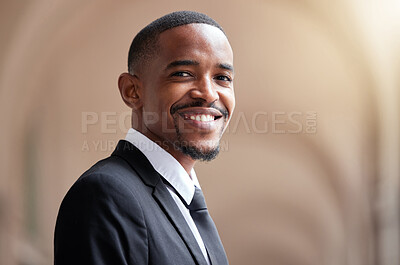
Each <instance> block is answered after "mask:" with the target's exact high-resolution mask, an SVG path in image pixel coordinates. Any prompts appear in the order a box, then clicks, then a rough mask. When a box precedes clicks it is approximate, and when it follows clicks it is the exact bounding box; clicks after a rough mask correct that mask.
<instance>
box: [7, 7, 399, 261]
mask: <svg viewBox="0 0 400 265" xmlns="http://www.w3.org/2000/svg"><path fill="white" fill-rule="evenodd" d="M364 2H365V1H357V0H351V1H350V0H346V1H345V0H340V1H331V2H328V1H317V0H304V1H297V0H296V1H295V0H293V1H288V0H287V1H272V0H265V1H261V0H260V1H256V0H249V1H246V2H245V1H240V2H239V1H215V2H214V1H197V2H188V1H177V0H171V1H146V2H144V1H128V0H125V1H94V0H91V1H80V0H74V1H66V0H65V1H61V0H60V1H44V0H43V1H2V2H1V3H0V34H1V40H0V110H1V115H0V124H1V132H0V146H1V148H0V167H1V174H0V264H10V265H13V264H32V265H36V264H51V263H52V255H53V254H52V240H53V231H54V224H55V218H56V215H57V211H58V207H59V205H60V202H61V200H62V198H63V196H64V195H65V193H66V191H67V190H68V188H69V187H70V186H71V185H72V183H73V182H74V181H75V180H76V179H77V177H79V175H80V174H81V173H82V172H83V171H84V170H86V169H87V168H88V167H89V166H90V165H91V164H93V163H94V162H95V161H97V160H98V159H100V158H103V157H105V156H107V155H108V154H109V153H110V152H111V150H112V147H113V144H115V143H116V142H117V141H118V139H120V138H122V137H123V136H124V134H125V133H126V129H127V128H128V127H129V117H127V116H126V114H127V113H128V108H127V107H125V106H124V104H123V103H122V100H121V99H120V97H119V94H118V90H117V86H116V82H117V78H118V75H119V74H120V73H121V72H123V71H125V70H126V66H125V64H126V57H127V51H128V48H129V44H130V42H131V40H132V38H133V36H134V35H135V34H136V33H137V32H138V30H140V29H141V28H142V27H144V26H145V25H146V24H147V23H149V22H150V21H152V20H153V19H155V18H157V17H159V16H161V15H163V14H165V13H167V12H170V11H174V10H184V9H190V10H196V11H200V12H205V13H207V14H208V15H210V16H211V17H213V18H215V19H216V20H217V21H218V22H220V24H221V25H222V26H223V27H224V28H225V30H226V32H227V34H228V36H229V39H230V42H231V45H232V47H233V49H234V52H235V71H236V80H235V91H236V97H237V108H236V113H235V116H234V118H233V120H232V123H231V126H230V128H229V132H227V134H226V135H225V137H224V139H223V152H222V153H221V155H220V156H219V158H218V159H217V160H215V161H213V162H211V163H205V164H198V165H197V167H196V169H197V173H198V175H199V178H200V181H201V183H202V186H203V189H204V190H205V193H206V196H207V201H208V204H209V208H210V211H211V213H212V215H213V217H214V220H215V221H216V223H217V226H218V228H219V231H220V234H221V237H222V240H223V242H224V245H225V248H226V251H227V254H228V257H229V259H230V262H231V264H232V265H235V264H238V265H242V264H280V265H291V264H296V265H302V264H304V265H314V264H315V265H337V264H341V265H378V264H381V265H394V264H399V260H400V257H399V252H398V249H399V247H400V246H399V229H398V226H399V223H398V222H399V220H398V215H399V211H398V209H399V193H398V189H399V161H400V159H399V149H400V143H399V118H400V117H399V113H400V111H399V103H400V95H399V89H398V88H399V81H400V79H399V74H398V73H399V71H400V65H399V62H400V61H399V55H400V48H399V47H400V23H399V22H397V21H398V17H399V16H400V5H399V4H397V3H396V1H391V0H384V1H378V0H375V1H369V3H368V4H367V3H364ZM314 114H316V116H314ZM95 116H97V117H98V119H99V120H98V122H96V123H95V124H93V125H89V126H87V127H86V125H87V124H86V123H85V122H83V121H84V118H86V117H89V118H93V117H95ZM290 119H292V120H290ZM108 122H110V124H108ZM279 122H283V123H279ZM315 124H316V125H315ZM300 125H301V126H302V127H301V128H302V130H301V131H299V132H294V131H296V130H298V129H299V128H300V127H299V126H300ZM86 128H87V132H86V131H85V130H86ZM315 129H316V131H315ZM96 146H97V147H96Z"/></svg>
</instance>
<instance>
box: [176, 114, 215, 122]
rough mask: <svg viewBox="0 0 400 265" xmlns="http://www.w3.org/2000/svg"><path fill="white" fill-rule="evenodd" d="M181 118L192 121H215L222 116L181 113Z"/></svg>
mask: <svg viewBox="0 0 400 265" xmlns="http://www.w3.org/2000/svg"><path fill="white" fill-rule="evenodd" d="M182 116H183V119H185V120H192V121H202V122H210V121H215V120H217V119H219V118H221V117H222V116H214V115H210V114H200V113H199V114H187V113H186V114H185V113H184V114H183V115H182Z"/></svg>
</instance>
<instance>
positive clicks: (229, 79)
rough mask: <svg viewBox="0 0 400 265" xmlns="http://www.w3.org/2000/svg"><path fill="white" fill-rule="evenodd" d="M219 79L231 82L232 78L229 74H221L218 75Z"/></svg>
mask: <svg viewBox="0 0 400 265" xmlns="http://www.w3.org/2000/svg"><path fill="white" fill-rule="evenodd" d="M216 79H217V80H221V81H226V82H231V81H232V78H230V77H229V76H226V75H219V76H217V77H216Z"/></svg>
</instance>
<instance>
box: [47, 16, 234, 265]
mask: <svg viewBox="0 0 400 265" xmlns="http://www.w3.org/2000/svg"><path fill="white" fill-rule="evenodd" d="M128 71H129V73H123V74H121V76H120V77H119V80H118V86H119V90H120V93H121V96H122V99H123V100H124V102H125V103H126V104H127V105H128V106H129V107H130V108H132V129H130V130H129V132H128V134H127V136H126V139H125V140H121V141H120V142H119V143H118V145H117V148H116V150H115V151H114V152H113V154H112V155H111V156H110V157H109V158H106V159H104V160H102V161H100V162H98V163H97V164H95V165H94V166H93V167H92V168H90V169H89V170H88V171H86V172H85V173H84V174H83V175H82V176H81V177H80V178H79V179H78V180H77V182H76V183H75V184H74V185H73V186H72V187H71V189H70V190H69V192H68V193H67V195H66V197H65V198H64V200H63V202H62V204H61V207H60V211H59V214H58V217H57V224H56V229H55V239H54V253H55V264H85V265H89V264H97V265H101V264H112V265H116V264H137V265H141V264H154V265H163V264H170V265H180V264H181V265H190V264H201V265H206V264H212V265H224V264H228V260H227V258H226V254H225V251H224V249H223V246H222V243H221V240H220V238H219V236H218V232H217V230H216V228H215V225H214V223H213V221H212V219H211V218H210V216H209V214H208V211H207V208H206V206H205V202H204V198H203V196H202V192H201V189H200V185H199V182H198V180H197V177H196V174H195V172H194V170H193V166H194V164H195V163H196V161H198V160H203V161H204V160H206V161H209V160H212V159H213V158H215V157H216V155H217V154H218V151H219V141H220V138H221V136H222V133H223V132H224V130H225V129H226V127H227V125H228V122H229V120H230V118H231V115H232V112H233V109H234V106H235V98H234V92H233V75H234V72H233V53H232V49H231V47H230V45H229V42H228V40H227V38H226V36H225V33H224V31H223V30H222V28H221V27H220V26H219V25H218V24H217V23H216V22H215V21H214V20H212V19H211V18H210V17H208V16H206V15H204V14H200V13H196V12H189V11H181V12H174V13H171V14H168V15H166V16H164V17H161V18H159V19H157V20H155V21H154V22H152V23H151V24H149V25H148V26H146V27H145V28H144V29H142V30H141V31H140V32H139V33H138V34H137V35H136V37H135V38H134V40H133V41H132V44H131V48H130V50H129V56H128Z"/></svg>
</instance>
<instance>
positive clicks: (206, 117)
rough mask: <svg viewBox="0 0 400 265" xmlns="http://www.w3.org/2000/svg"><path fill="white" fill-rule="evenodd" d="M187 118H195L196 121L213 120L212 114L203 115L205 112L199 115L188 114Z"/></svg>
mask: <svg viewBox="0 0 400 265" xmlns="http://www.w3.org/2000/svg"><path fill="white" fill-rule="evenodd" d="M189 119H191V120H196V121H213V120H214V116H212V115H205V114H201V115H200V114H199V115H190V116H189Z"/></svg>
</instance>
